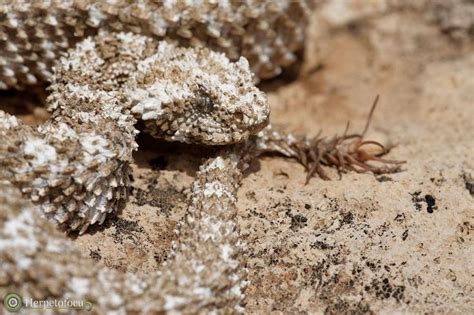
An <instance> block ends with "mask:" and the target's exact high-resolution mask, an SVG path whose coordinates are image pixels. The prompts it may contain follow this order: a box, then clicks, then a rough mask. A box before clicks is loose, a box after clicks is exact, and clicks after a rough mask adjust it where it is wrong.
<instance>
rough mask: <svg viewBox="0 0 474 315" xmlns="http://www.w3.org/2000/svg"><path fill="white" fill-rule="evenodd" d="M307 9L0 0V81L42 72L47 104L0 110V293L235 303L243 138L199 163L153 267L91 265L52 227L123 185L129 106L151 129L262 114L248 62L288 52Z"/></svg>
mask: <svg viewBox="0 0 474 315" xmlns="http://www.w3.org/2000/svg"><path fill="white" fill-rule="evenodd" d="M308 10H309V7H308V3H306V1H278V2H273V1H137V2H135V1H122V0H117V1H116V0H108V1H89V0H86V1H84V0H66V1H64V0H52V1H43V0H40V1H3V2H2V3H1V4H0V47H1V50H2V56H1V57H0V89H8V88H16V89H25V88H27V87H28V86H30V85H36V84H38V83H41V82H50V86H49V92H50V93H49V97H48V99H47V106H48V107H49V109H50V110H51V111H52V115H51V117H50V119H49V120H48V121H47V122H46V123H45V124H43V125H41V126H39V127H31V126H27V125H25V124H23V123H22V122H20V121H19V120H17V119H16V117H14V116H11V115H9V114H7V113H5V112H2V111H0V137H1V138H2V141H1V143H0V180H1V181H0V184H1V188H0V207H1V211H0V235H1V237H0V260H1V261H2V268H1V271H0V294H1V295H2V296H5V294H6V293H8V292H11V291H14V292H17V293H19V294H21V295H22V296H25V297H32V298H35V299H42V300H46V299H53V298H54V299H61V298H63V299H64V298H71V299H84V300H87V301H90V302H91V303H92V305H93V310H92V311H93V312H95V313H98V314H102V313H110V314H112V313H116V314H124V313H148V314H155V313H162V312H169V313H176V312H183V313H208V312H210V311H216V310H217V311H219V312H225V313H233V312H239V311H242V308H241V306H240V302H241V301H242V299H243V297H244V295H243V293H242V290H243V288H244V287H245V269H244V268H243V267H242V261H241V259H240V249H241V246H242V245H241V244H240V241H239V237H238V236H239V232H238V231H239V230H238V227H237V226H236V223H235V221H234V217H235V215H236V197H235V196H236V189H237V187H238V186H239V182H240V178H241V176H242V171H243V169H244V168H245V167H246V165H247V164H246V160H248V159H249V158H250V157H251V156H252V153H251V152H252V151H255V146H256V141H247V142H246V143H243V144H240V145H237V146H234V147H230V148H228V147H225V148H223V149H221V150H219V151H218V153H216V155H215V156H213V157H210V158H209V159H208V160H207V161H206V162H205V163H204V164H203V166H202V167H201V168H200V170H199V172H198V173H197V175H196V179H195V181H194V183H193V186H192V194H191V202H190V206H189V208H188V211H187V215H186V217H185V218H184V220H183V222H182V223H181V224H180V228H179V242H177V243H176V244H175V245H174V246H173V249H172V253H171V254H170V258H169V259H168V261H167V262H166V263H165V264H164V265H163V266H162V268H160V270H159V271H156V272H155V273H152V274H147V275H139V274H123V273H120V272H118V271H115V270H111V269H109V268H106V267H104V266H99V265H97V264H95V263H94V262H93V261H91V260H90V259H89V258H88V257H86V256H85V255H84V254H83V253H81V252H79V251H78V250H76V249H74V246H73V245H72V244H71V241H70V240H69V239H68V238H67V237H65V236H64V234H63V233H61V232H59V231H58V226H59V228H61V229H62V230H78V231H79V232H81V233H82V232H85V231H86V230H87V228H88V227H89V226H90V225H91V224H101V223H102V222H103V221H104V219H105V218H106V216H107V214H110V213H115V212H116V210H117V208H119V207H120V206H121V204H123V202H124V201H125V200H126V197H127V193H128V190H127V187H128V184H129V183H128V181H129V178H128V174H129V172H130V163H131V162H132V152H133V151H134V150H136V148H137V144H136V142H135V136H136V134H137V131H136V129H135V127H134V125H135V123H136V122H137V120H142V121H143V122H144V125H145V130H146V131H147V132H149V133H150V134H152V135H153V136H156V137H159V138H164V139H167V140H171V141H181V142H188V143H197V144H206V145H223V144H232V143H242V142H245V140H247V139H248V138H249V137H250V136H251V135H253V134H256V133H257V132H258V131H260V130H261V129H262V128H263V127H265V125H266V124H267V123H268V116H269V106H268V103H267V99H266V96H265V95H264V94H263V93H262V92H260V91H259V90H258V89H257V88H256V87H255V86H254V82H255V77H254V74H256V78H260V79H264V78H269V77H273V76H275V75H277V74H279V73H280V72H281V69H282V68H283V67H285V66H288V65H289V64H291V63H292V62H294V60H296V53H297V51H298V50H300V49H301V48H302V45H303V40H304V27H305V24H306V22H307V14H308ZM250 148H253V149H252V150H251V149H250ZM255 152H256V151H255ZM18 188H20V189H18ZM52 223H53V224H52Z"/></svg>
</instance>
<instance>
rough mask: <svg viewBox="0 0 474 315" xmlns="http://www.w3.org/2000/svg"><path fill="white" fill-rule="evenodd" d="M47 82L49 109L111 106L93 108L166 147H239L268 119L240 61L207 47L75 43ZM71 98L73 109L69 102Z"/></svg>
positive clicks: (103, 39)
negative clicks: (127, 121) (140, 124)
mask: <svg viewBox="0 0 474 315" xmlns="http://www.w3.org/2000/svg"><path fill="white" fill-rule="evenodd" d="M52 81H53V84H52V86H51V88H50V90H52V91H53V93H51V96H50V107H51V108H52V109H55V108H58V107H62V108H63V109H64V110H66V111H70V110H71V109H72V108H71V106H73V107H74V108H75V110H78V111H82V112H87V111H91V110H94V111H98V112H102V111H103V110H104V109H106V108H109V107H110V104H102V103H101V102H99V103H100V104H99V103H98V102H97V101H93V100H97V99H102V100H104V99H110V103H111V104H112V105H113V106H115V107H120V108H121V109H120V110H119V111H120V113H121V114H125V116H126V115H130V112H131V113H132V114H133V115H134V116H135V118H136V119H138V120H143V121H144V125H145V127H146V131H147V132H149V133H150V134H151V135H152V136H155V137H158V138H164V139H166V140H171V141H180V142H186V143H195V144H208V145H225V144H232V143H238V142H242V141H245V140H246V139H247V138H248V137H249V136H250V135H252V134H255V133H257V132H258V131H260V130H261V129H262V128H264V127H265V126H266V125H267V123H268V117H269V114H270V109H269V106H268V101H267V98H266V96H265V94H264V93H263V92H261V91H260V90H259V89H257V88H256V87H255V85H254V77H253V74H252V72H251V71H250V68H249V64H248V62H247V60H246V59H245V58H243V57H242V58H240V59H239V60H238V61H237V62H231V61H229V59H228V58H227V57H226V56H225V55H224V54H222V53H217V52H214V51H211V50H209V49H207V48H204V47H194V48H184V47H178V46H176V45H174V44H170V43H168V42H165V41H162V42H156V41H154V40H153V39H151V38H148V37H145V36H141V35H135V34H131V33H116V34H115V33H106V32H103V33H101V34H100V35H98V36H95V37H91V38H88V39H86V40H84V41H83V42H81V43H79V44H78V45H77V46H76V48H74V49H72V50H70V51H69V52H68V54H67V55H66V56H64V57H62V58H61V62H60V63H58V65H57V67H56V68H55V73H54V76H53V80H52ZM73 94H74V95H76V96H77V97H75V99H77V100H78V101H77V102H71V101H68V99H70V97H71V95H73ZM65 96H69V98H68V97H65ZM99 96H100V97H99ZM74 104H76V105H74ZM77 104H79V105H77ZM113 116H114V117H118V118H120V117H121V116H120V115H117V114H114V115H113ZM111 118H112V117H111ZM131 118H132V117H131ZM120 119H122V118H120Z"/></svg>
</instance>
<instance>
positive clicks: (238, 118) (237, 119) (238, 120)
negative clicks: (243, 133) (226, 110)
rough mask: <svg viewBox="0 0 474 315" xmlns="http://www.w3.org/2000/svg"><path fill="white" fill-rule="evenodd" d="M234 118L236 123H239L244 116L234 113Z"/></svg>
mask: <svg viewBox="0 0 474 315" xmlns="http://www.w3.org/2000/svg"><path fill="white" fill-rule="evenodd" d="M234 117H235V120H236V121H237V122H238V123H241V122H242V121H243V120H244V114H243V113H241V112H236V113H234Z"/></svg>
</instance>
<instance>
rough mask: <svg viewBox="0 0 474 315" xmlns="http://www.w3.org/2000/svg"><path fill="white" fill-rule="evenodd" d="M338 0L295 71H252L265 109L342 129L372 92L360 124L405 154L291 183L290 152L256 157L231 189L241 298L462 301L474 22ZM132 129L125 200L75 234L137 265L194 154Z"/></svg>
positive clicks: (404, 304) (276, 304) (274, 303)
mask: <svg viewBox="0 0 474 315" xmlns="http://www.w3.org/2000/svg"><path fill="white" fill-rule="evenodd" d="M335 3H340V1H335ZM368 3H369V2H368ZM338 10H339V11H338ZM341 10H342V11H341ZM351 10H352V11H351ZM351 10H349V9H348V8H347V7H343V8H341V7H337V8H336V7H334V4H332V6H331V5H327V6H321V7H319V9H318V10H317V11H316V12H315V13H314V14H313V15H312V23H311V26H310V29H309V32H308V41H307V47H306V51H305V52H304V60H303V62H302V64H301V67H300V69H299V72H297V75H296V76H294V77H292V78H291V79H289V78H288V77H291V76H290V75H287V76H286V77H284V78H280V79H276V80H274V81H272V82H265V83H263V84H262V89H264V90H265V91H267V92H268V95H269V99H270V103H271V106H272V109H273V112H272V121H273V123H274V124H276V125H278V126H281V127H282V128H284V129H286V130H288V131H293V132H295V133H299V134H303V133H306V134H309V135H316V134H317V132H318V131H319V130H323V133H324V134H325V135H328V136H329V135H334V134H342V132H343V131H344V128H345V125H346V123H347V122H348V121H350V122H351V130H353V131H359V130H361V129H362V128H363V126H364V124H365V121H366V117H367V113H368V111H369V109H370V105H371V103H372V101H373V99H374V98H375V96H376V95H377V94H379V95H380V97H381V99H380V102H379V106H378V108H377V111H376V113H375V116H374V119H373V121H372V127H371V130H372V131H374V132H377V133H378V134H379V135H383V136H384V137H386V138H388V139H390V141H391V142H392V143H393V144H394V148H393V149H392V151H391V153H390V154H389V155H388V157H389V158H392V159H398V160H406V161H407V163H406V164H405V165H404V167H403V171H402V172H400V173H397V174H390V175H384V176H374V175H371V174H356V173H349V174H344V175H343V176H342V178H339V177H338V175H337V173H336V172H335V171H333V170H328V172H329V173H330V174H331V177H332V178H333V180H331V181H323V180H321V179H319V178H313V179H311V181H310V182H309V183H308V184H307V185H305V173H304V170H303V168H302V167H301V166H299V165H298V164H297V163H296V162H293V161H288V160H284V159H282V158H274V157H265V158H263V159H260V160H259V161H255V162H254V163H253V164H252V166H251V168H250V170H249V172H248V174H247V176H246V178H245V179H244V181H243V183H242V188H241V189H240V192H239V202H238V207H239V218H238V220H239V223H240V226H241V234H242V239H243V240H244V242H245V243H246V247H247V251H246V253H245V259H246V260H247V268H248V271H249V277H248V280H249V285H248V288H247V290H246V299H245V305H246V311H247V312H248V313H273V314H280V313H371V312H372V313H394V312H402V313H422V312H427V313H433V312H439V313H456V314H465V313H472V312H474V242H473V234H474V159H473V157H474V49H473V48H474V36H471V37H470V36H469V35H468V36H467V38H463V36H461V37H459V36H451V35H452V34H450V33H449V32H448V34H447V32H442V31H443V30H444V29H442V26H441V25H440V24H439V23H435V22H433V20H432V19H430V18H429V17H428V14H426V13H423V12H422V11H416V10H408V9H407V10H401V9H393V10H392V9H388V8H381V9H380V8H375V9H374V8H373V7H370V5H367V6H360V7H357V8H353V9H351ZM341 12H342V13H343V14H342V13H341ZM473 25H474V22H473ZM464 37H466V36H464ZM140 143H141V149H140V151H139V152H137V154H136V163H135V165H134V173H133V179H134V181H133V191H132V193H133V196H132V197H131V199H130V200H129V202H128V204H127V206H126V207H125V209H124V210H123V212H122V213H121V214H120V215H119V216H118V218H114V219H111V220H108V221H107V222H106V225H105V227H103V228H100V229H96V230H94V231H92V232H91V233H89V234H86V235H84V236H81V237H78V238H76V239H75V244H76V246H78V247H79V248H81V249H83V250H84V251H85V252H86V253H88V254H89V255H90V256H91V257H92V258H93V259H94V260H96V261H98V262H101V263H103V264H105V265H107V266H110V267H112V268H117V269H119V270H124V271H125V270H128V271H142V272H146V271H151V270H155V269H156V268H157V267H158V266H159V264H160V263H161V262H163V261H164V260H165V259H166V257H167V253H168V252H169V248H170V244H171V241H172V240H173V239H174V238H175V236H174V234H173V229H174V228H175V226H176V224H177V221H178V220H179V219H180V218H181V217H182V216H183V215H184V212H185V208H186V198H187V191H188V187H189V185H190V183H191V181H192V179H193V176H194V173H195V172H196V170H197V168H198V166H199V163H200V161H201V159H202V156H203V154H202V150H201V149H200V148H196V147H189V146H184V145H169V144H166V143H163V142H158V143H157V142H156V141H154V140H150V139H149V138H147V137H146V136H142V138H141V141H140Z"/></svg>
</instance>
